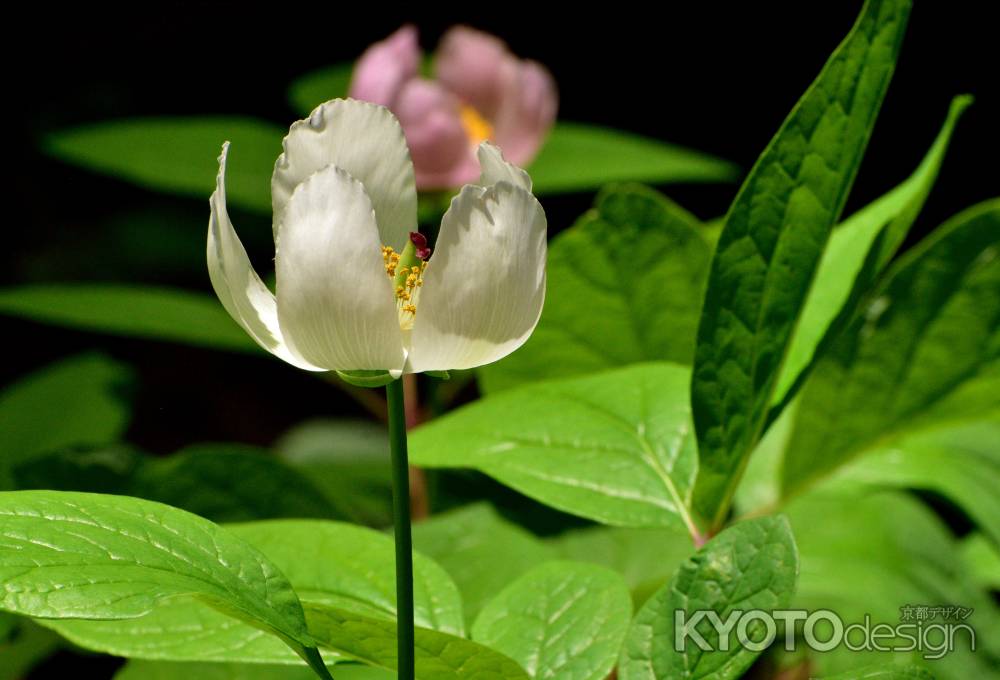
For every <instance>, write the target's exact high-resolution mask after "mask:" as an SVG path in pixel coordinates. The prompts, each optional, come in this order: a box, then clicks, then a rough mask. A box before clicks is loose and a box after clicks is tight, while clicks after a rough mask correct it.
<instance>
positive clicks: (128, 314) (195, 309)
mask: <svg viewBox="0 0 1000 680" xmlns="http://www.w3.org/2000/svg"><path fill="white" fill-rule="evenodd" d="M0 314H7V315H10V316H18V317H23V318H27V319H31V320H33V321H40V322H43V323H49V324H54V325H57V326H67V327H69V328H79V329H84V330H90V331H98V332H101V333H111V334H114V335H124V336H126V337H139V338H150V339H153V340H169V341H171V342H180V343H184V344H187V345H195V346H197V347H209V348H212V349H225V350H237V351H247V352H254V351H258V349H259V348H258V347H257V345H256V344H255V343H254V342H253V340H251V339H250V337H249V336H248V335H247V334H246V332H244V330H243V329H242V328H240V327H239V326H238V325H237V324H236V322H235V321H233V320H232V319H231V318H230V317H229V315H228V314H227V313H226V311H225V309H223V307H222V304H221V303H220V302H219V301H218V300H216V299H215V297H213V296H209V295H202V294H200V293H191V292H188V291H183V290H173V289H168V288H151V287H139V286H125V285H118V284H69V285H55V284H54V285H48V284H46V285H35V286H22V287H18V288H6V289H3V290H0Z"/></svg>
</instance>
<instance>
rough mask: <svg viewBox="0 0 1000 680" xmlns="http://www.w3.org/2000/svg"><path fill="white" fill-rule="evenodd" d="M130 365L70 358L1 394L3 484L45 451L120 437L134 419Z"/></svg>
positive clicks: (99, 358)
mask: <svg viewBox="0 0 1000 680" xmlns="http://www.w3.org/2000/svg"><path fill="white" fill-rule="evenodd" d="M131 380H132V373H131V371H130V370H129V369H128V367H126V366H124V365H122V364H119V363H118V362H115V361H112V360H111V359H108V358H106V357H103V356H100V355H90V354H86V355H81V356H77V357H73V358H71V359H64V360H63V361H60V362H58V363H55V364H52V365H50V366H47V367H45V368H43V369H41V370H40V371H36V372H34V373H32V374H30V375H28V376H27V377H25V378H22V379H21V380H20V381H18V382H16V383H14V384H12V385H9V386H8V387H7V388H6V389H4V391H3V392H2V393H0V488H4V486H9V485H10V484H11V479H10V474H11V471H12V470H13V469H14V468H15V467H17V466H18V465H22V464H25V463H27V462H29V461H31V460H32V459H33V458H36V457H38V456H39V455H41V454H45V453H49V452H52V451H59V450H61V449H66V448H69V447H88V446H100V445H102V444H108V443H110V442H113V441H115V440H116V439H118V437H119V436H120V435H121V434H122V433H123V432H124V430H125V427H126V425H127V424H128V419H129V408H128V406H127V404H126V403H125V396H126V395H125V389H126V388H127V386H128V385H129V383H130V382H131Z"/></svg>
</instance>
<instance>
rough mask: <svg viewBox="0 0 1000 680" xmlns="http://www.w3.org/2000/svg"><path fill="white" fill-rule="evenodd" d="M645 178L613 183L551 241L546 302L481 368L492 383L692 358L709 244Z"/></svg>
mask: <svg viewBox="0 0 1000 680" xmlns="http://www.w3.org/2000/svg"><path fill="white" fill-rule="evenodd" d="M703 230H704V227H703V226H702V225H701V224H700V223H699V222H698V220H697V219H695V218H694V217H693V216H692V215H690V214H689V213H687V212H685V211H684V210H683V209H681V208H680V207H678V206H677V205H676V204H674V203H673V202H671V201H670V200H668V199H667V198H665V197H663V196H662V195H660V194H658V193H657V192H655V191H652V190H650V189H646V188H643V187H638V186H627V187H619V188H615V189H613V190H609V191H605V192H603V193H602V194H601V196H600V197H599V198H598V200H597V203H596V206H595V208H594V210H592V211H590V212H588V213H587V214H586V215H584V216H583V217H582V218H581V219H580V220H579V221H578V222H577V223H576V224H575V225H574V226H573V227H571V228H570V229H567V230H566V231H564V232H562V233H561V234H559V235H558V236H557V237H556V238H555V239H553V241H552V244H551V245H550V247H549V256H548V264H547V273H546V276H547V280H546V292H545V309H544V310H543V311H542V317H541V319H540V320H539V322H538V326H537V327H536V328H535V330H534V332H533V333H532V335H531V338H529V339H528V341H527V342H526V343H525V344H524V346H523V347H521V348H520V349H518V350H517V351H516V352H514V353H513V354H511V355H510V356H509V357H507V358H506V359H504V360H502V361H500V362H497V363H495V364H489V365H487V366H483V367H482V368H480V369H479V370H478V375H479V378H480V384H481V386H482V387H483V389H484V390H485V391H486V392H495V391H497V390H500V389H504V388H507V387H514V386H517V385H521V384H524V383H528V382H533V381H536V380H543V379H546V378H563V377H570V376H573V375H581V374H585V373H594V372H597V371H602V370H606V369H609V368H616V367H618V366H624V365H627V364H633V363H639V362H643V361H660V360H666V361H674V362H677V363H683V364H690V363H691V357H692V354H693V352H694V337H695V332H696V328H697V324H698V315H699V314H700V311H701V298H702V294H703V290H704V283H705V278H706V276H707V274H708V262H709V259H710V258H711V250H712V249H711V246H710V245H709V244H708V242H707V241H706V240H705V238H704V236H703V234H702V233H701V232H702V231H703Z"/></svg>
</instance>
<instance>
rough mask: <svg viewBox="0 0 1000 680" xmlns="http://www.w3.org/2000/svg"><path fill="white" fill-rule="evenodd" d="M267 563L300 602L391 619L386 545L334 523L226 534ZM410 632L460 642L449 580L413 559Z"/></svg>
mask: <svg viewBox="0 0 1000 680" xmlns="http://www.w3.org/2000/svg"><path fill="white" fill-rule="evenodd" d="M227 529H228V530H229V531H231V532H232V533H233V534H235V535H236V536H238V537H240V538H242V539H243V540H244V541H246V542H247V543H249V544H250V545H253V546H254V547H255V548H257V549H258V550H260V551H261V552H262V553H264V554H265V555H267V556H268V558H269V559H271V560H273V561H274V563H275V564H276V565H277V566H278V568H279V569H281V571H282V573H284V574H286V575H287V577H288V580H289V581H290V582H291V583H292V585H293V586H294V587H295V591H296V592H297V593H298V594H299V597H300V598H301V599H302V600H303V601H304V602H311V603H321V604H327V605H331V606H334V607H337V608H338V609H341V610H344V611H352V612H356V613H359V614H362V615H364V616H369V617H379V618H384V619H389V620H394V619H395V617H396V566H395V549H394V544H393V540H392V538H391V537H390V536H387V535H385V534H383V533H381V532H379V531H375V530H373V529H366V528H363V527H359V526H355V525H353V524H345V523H341V522H322V521H306V520H299V521H295V520H274V521H269V522H251V523H247V524H237V525H230V526H228V527H227ZM413 588H414V591H413V598H414V617H415V621H416V623H417V625H419V626H423V627H425V628H430V629H434V630H439V631H443V632H445V633H451V634H454V635H462V634H463V632H464V630H465V624H464V620H463V618H462V601H461V598H460V596H459V594H458V588H457V587H456V586H455V584H454V582H453V581H452V580H451V577H450V576H448V574H447V573H446V572H445V571H444V569H442V568H441V567H440V566H438V565H437V564H435V563H434V562H433V561H432V560H430V559H429V558H427V557H425V556H424V555H422V554H420V553H415V554H414V556H413Z"/></svg>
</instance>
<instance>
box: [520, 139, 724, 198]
mask: <svg viewBox="0 0 1000 680" xmlns="http://www.w3.org/2000/svg"><path fill="white" fill-rule="evenodd" d="M528 172H529V174H530V175H531V180H532V186H533V189H532V190H533V192H534V193H536V194H538V195H540V196H541V195H546V194H557V193H566V192H573V191H590V190H593V189H597V188H599V187H602V186H604V185H605V184H610V183H612V182H646V183H651V184H666V183H669V182H720V181H731V180H733V179H735V178H736V168H735V167H734V166H733V165H732V164H730V163H728V162H726V161H722V160H719V159H718V158H713V157H712V156H709V155H708V154H705V153H701V152H700V151H694V150H692V149H685V148H684V147H680V146H675V145H673V144H667V143H666V142H661V141H660V140H657V139H650V138H648V137H641V136H639V135H635V134H632V133H629V132H623V131H621V130H612V129H610V128H603V127H598V126H596V125H585V124H583V123H566V122H561V123H557V124H556V126H555V127H554V128H552V131H551V132H549V136H548V138H547V139H546V140H545V145H544V146H543V147H542V150H541V151H540V152H539V154H538V156H537V157H536V158H535V160H534V161H533V162H532V163H531V164H529V166H528Z"/></svg>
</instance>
